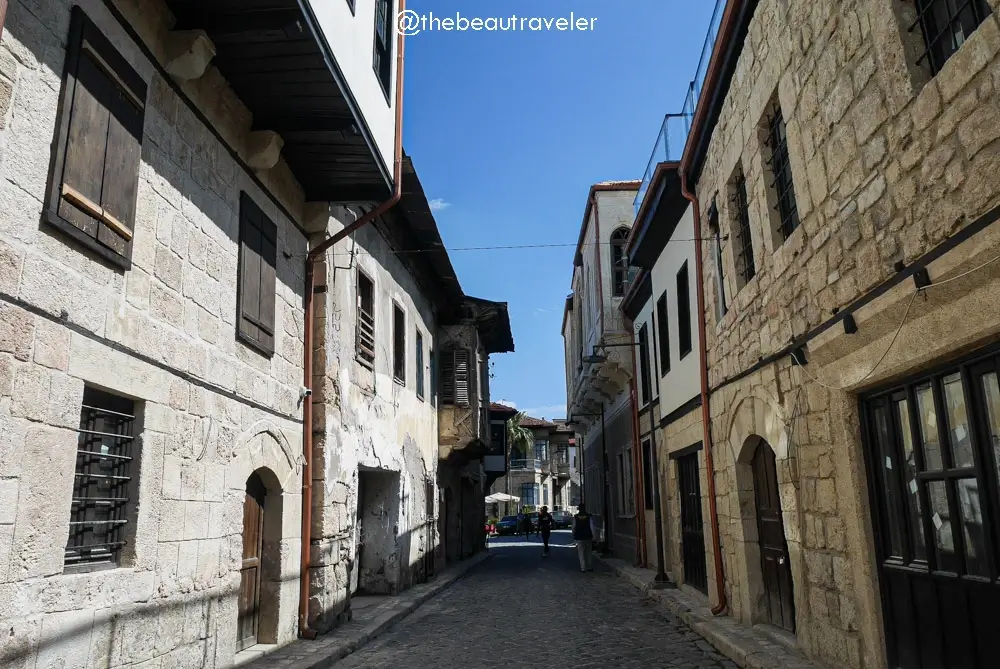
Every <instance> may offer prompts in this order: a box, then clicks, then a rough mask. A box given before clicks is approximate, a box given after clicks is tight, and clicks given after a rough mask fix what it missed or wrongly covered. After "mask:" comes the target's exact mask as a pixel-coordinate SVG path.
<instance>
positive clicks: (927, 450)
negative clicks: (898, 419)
mask: <svg viewBox="0 0 1000 669" xmlns="http://www.w3.org/2000/svg"><path fill="white" fill-rule="evenodd" d="M916 396H917V413H918V415H919V416H920V440H921V449H922V450H923V454H924V469H925V470H926V471H929V472H934V471H940V470H941V469H943V468H944V464H943V462H942V460H941V443H940V442H939V440H938V424H937V412H936V411H935V409H934V393H933V391H932V390H931V387H930V386H923V387H922V388H918V389H917V390H916Z"/></svg>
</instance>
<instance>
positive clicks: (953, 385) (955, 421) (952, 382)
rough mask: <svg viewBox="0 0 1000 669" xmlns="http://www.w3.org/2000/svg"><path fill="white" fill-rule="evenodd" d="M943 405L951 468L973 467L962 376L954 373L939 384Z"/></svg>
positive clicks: (973, 461)
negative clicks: (946, 415)
mask: <svg viewBox="0 0 1000 669" xmlns="http://www.w3.org/2000/svg"><path fill="white" fill-rule="evenodd" d="M941 386H942V388H944V404H945V409H946V411H947V412H948V442H949V446H951V458H952V467H955V468H962V467H974V466H975V464H976V463H975V460H974V459H973V456H972V435H970V434H969V419H968V415H967V413H966V410H965V393H964V392H962V375H961V374H959V373H958V372H956V373H955V374H951V375H950V376H946V377H945V378H944V379H943V380H942V382H941Z"/></svg>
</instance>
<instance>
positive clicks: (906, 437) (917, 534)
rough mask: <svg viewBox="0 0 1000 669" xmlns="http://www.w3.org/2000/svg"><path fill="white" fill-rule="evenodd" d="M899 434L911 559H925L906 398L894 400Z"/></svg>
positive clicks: (925, 552) (915, 466)
mask: <svg viewBox="0 0 1000 669" xmlns="http://www.w3.org/2000/svg"><path fill="white" fill-rule="evenodd" d="M896 415H898V416H899V434H900V437H901V439H902V441H903V472H902V475H903V496H904V497H905V498H906V508H907V511H908V512H909V513H908V514H907V515H908V517H909V521H910V533H911V534H912V535H913V559H915V560H926V559H927V547H926V543H925V541H924V523H923V521H922V520H921V513H920V494H919V493H920V488H919V487H918V483H917V463H916V461H915V460H914V457H913V432H912V431H911V429H910V409H909V403H908V402H907V401H906V400H902V401H900V402H896Z"/></svg>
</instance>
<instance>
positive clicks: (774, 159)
mask: <svg viewBox="0 0 1000 669" xmlns="http://www.w3.org/2000/svg"><path fill="white" fill-rule="evenodd" d="M766 127H767V149H768V151H769V153H770V155H769V156H768V157H767V159H766V160H765V163H766V164H767V167H768V169H769V170H770V173H771V181H770V183H769V184H768V188H769V190H770V191H771V193H772V194H773V195H774V198H775V204H774V206H773V208H774V211H776V212H777V214H778V219H777V221H776V224H777V225H776V226H775V228H776V230H775V232H777V234H778V235H780V240H781V241H782V242H785V241H788V238H789V237H791V236H792V233H794V232H795V231H796V230H797V229H798V228H799V226H800V225H801V223H802V220H801V218H800V217H799V207H798V202H797V201H796V198H795V178H794V176H793V175H792V163H791V154H790V151H789V148H788V126H787V124H786V123H785V118H784V115H783V114H782V112H781V105H779V104H778V103H777V102H774V103H772V104H771V107H770V111H769V112H768V114H767V116H766Z"/></svg>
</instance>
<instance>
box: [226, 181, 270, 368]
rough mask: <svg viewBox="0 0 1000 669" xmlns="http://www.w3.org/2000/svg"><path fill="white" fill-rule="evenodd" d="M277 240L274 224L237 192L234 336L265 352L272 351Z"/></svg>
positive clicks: (246, 197) (243, 194)
mask: <svg viewBox="0 0 1000 669" xmlns="http://www.w3.org/2000/svg"><path fill="white" fill-rule="evenodd" d="M277 244H278V228H277V226H275V224H274V223H273V222H272V221H271V220H270V219H269V218H267V216H265V215H264V212H262V211H261V210H260V207H258V206H257V205H256V204H255V203H254V201H253V200H251V199H250V196H249V195H247V194H246V193H241V194H240V266H239V293H238V295H237V298H236V300H237V303H238V306H237V313H238V314H239V329H238V330H237V336H238V337H239V338H240V339H241V340H242V341H243V342H244V343H246V344H249V345H250V346H252V347H253V348H255V349H257V350H259V351H261V352H262V353H265V354H267V355H271V354H272V353H274V300H275V291H276V286H277V279H276V276H275V269H274V268H275V264H276V263H277V248H278V246H277Z"/></svg>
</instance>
